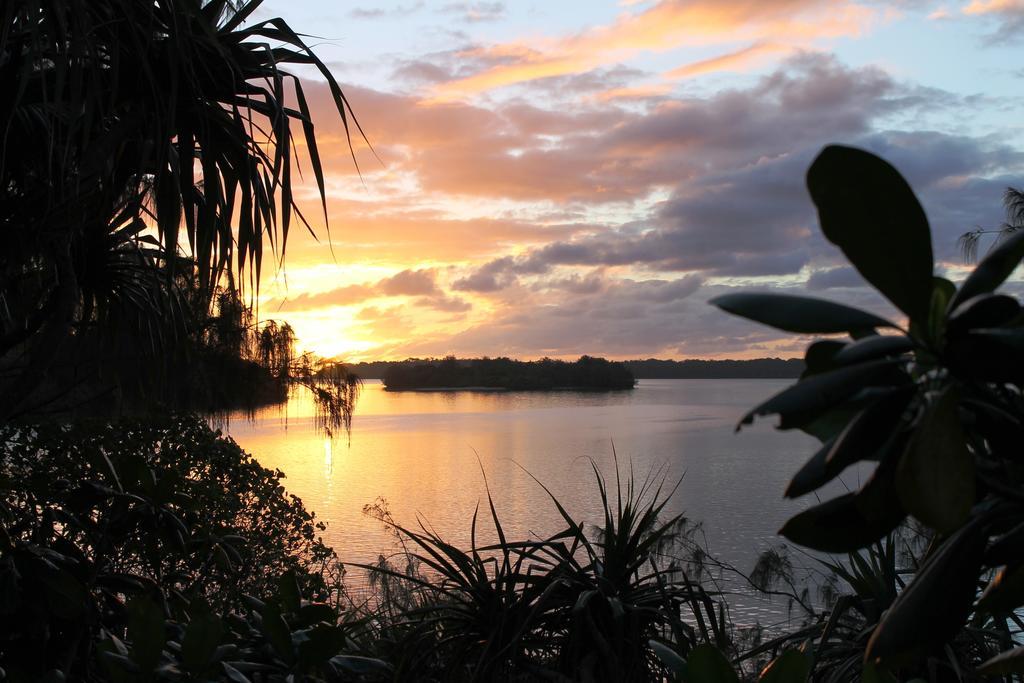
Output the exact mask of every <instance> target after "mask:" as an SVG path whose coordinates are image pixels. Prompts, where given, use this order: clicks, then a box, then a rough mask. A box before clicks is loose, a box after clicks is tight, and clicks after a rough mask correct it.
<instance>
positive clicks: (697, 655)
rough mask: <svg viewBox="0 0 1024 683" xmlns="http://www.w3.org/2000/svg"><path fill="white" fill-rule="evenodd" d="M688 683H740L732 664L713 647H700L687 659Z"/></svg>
mask: <svg viewBox="0 0 1024 683" xmlns="http://www.w3.org/2000/svg"><path fill="white" fill-rule="evenodd" d="M686 669H687V673H686V681H687V683H739V680H740V679H739V677H738V676H737V675H736V671H735V670H734V669H733V668H732V664H730V663H729V660H728V659H726V658H725V655H723V654H722V653H721V652H719V651H718V648H716V647H714V646H713V645H698V646H697V647H695V648H693V649H692V650H691V651H690V656H689V657H687V658H686Z"/></svg>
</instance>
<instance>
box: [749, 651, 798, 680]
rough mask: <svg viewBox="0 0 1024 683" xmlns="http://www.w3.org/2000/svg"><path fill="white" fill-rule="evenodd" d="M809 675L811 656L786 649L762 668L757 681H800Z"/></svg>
mask: <svg viewBox="0 0 1024 683" xmlns="http://www.w3.org/2000/svg"><path fill="white" fill-rule="evenodd" d="M810 675H811V658H810V657H808V656H807V655H806V654H804V653H803V652H800V651H798V650H787V651H786V652H783V653H782V654H781V655H779V656H778V657H776V658H775V659H773V660H772V662H771V663H770V664H769V665H768V666H766V667H765V668H764V670H763V671H762V672H761V676H760V677H759V678H758V679H757V680H758V683H802V682H803V681H806V680H807V677H808V676H810Z"/></svg>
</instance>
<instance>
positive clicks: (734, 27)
mask: <svg viewBox="0 0 1024 683" xmlns="http://www.w3.org/2000/svg"><path fill="white" fill-rule="evenodd" d="M996 1H1000V0H996ZM876 16H877V11H876V10H874V9H870V8H867V7H865V6H862V5H859V4H856V3H853V2H850V1H849V0H828V1H826V2H816V1H814V0H774V1H773V2H763V1H757V0H728V1H723V0H662V2H659V3H657V4H656V5H654V6H653V7H651V8H649V9H647V10H645V11H643V12H640V13H638V14H631V13H624V14H623V15H621V16H620V17H619V18H618V19H617V20H616V21H615V22H614V23H613V24H611V25H608V26H599V27H596V28H592V29H589V30H587V31H584V32H582V33H579V34H576V35H573V36H569V37H564V38H556V39H547V40H543V41H537V42H536V44H534V45H526V44H523V43H507V44H502V45H497V46H493V47H488V48H482V49H479V50H475V51H472V52H469V53H467V54H466V56H473V57H480V58H490V59H495V60H498V61H499V62H500V63H498V64H496V65H494V66H491V67H489V68H485V69H484V70H483V71H481V72H479V73H477V74H474V75H472V76H467V77H465V78H462V79H458V80H454V81H449V82H447V83H442V84H440V85H439V86H437V88H436V89H435V91H434V97H433V99H432V101H433V102H435V103H440V102H449V101H452V100H457V99H460V98H463V97H468V96H472V95H474V94H477V93H481V92H485V91H487V90H491V89H494V88H499V87H502V86H508V85H513V84H516V83H523V82H528V81H532V80H536V79H539V78H547V77H552V76H563V75H567V74H573V73H579V72H582V71H587V70H590V69H594V68H596V67H599V66H602V65H606V64H611V63H615V62H618V61H621V60H622V59H624V58H627V57H629V56H631V55H634V54H636V53H638V52H641V51H656V52H663V51H668V50H673V49H676V48H679V47H689V46H696V45H714V44H720V43H733V42H735V41H737V40H748V41H749V40H754V41H758V42H765V43H781V44H791V45H807V44H808V43H809V42H811V41H813V40H815V39H820V38H831V37H838V36H844V35H857V34H859V33H861V32H862V31H863V30H864V29H865V28H866V27H867V26H869V25H870V23H871V22H872V21H873V20H874V19H875V18H876ZM734 65H735V62H733V66H734Z"/></svg>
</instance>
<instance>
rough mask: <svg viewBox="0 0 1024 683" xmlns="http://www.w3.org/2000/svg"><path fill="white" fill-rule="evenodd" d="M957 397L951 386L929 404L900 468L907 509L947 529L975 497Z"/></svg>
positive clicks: (964, 513) (963, 515)
mask: <svg viewBox="0 0 1024 683" xmlns="http://www.w3.org/2000/svg"><path fill="white" fill-rule="evenodd" d="M959 402H960V399H959V396H958V395H957V393H956V392H955V391H954V390H953V389H951V388H950V389H946V390H945V391H944V392H943V393H942V394H941V395H940V396H939V398H938V399H937V400H936V401H934V402H933V403H932V404H931V405H930V406H928V408H927V409H926V410H925V413H924V415H923V416H922V418H921V420H920V422H919V424H918V425H917V427H916V429H915V430H914V434H913V436H912V437H911V439H910V443H909V444H908V445H907V450H906V452H905V453H904V454H903V457H902V458H901V459H900V463H899V466H898V467H897V471H896V482H897V487H898V489H899V495H900V501H901V502H902V503H903V506H904V507H905V508H906V509H907V512H909V513H910V514H912V515H914V517H917V518H918V519H919V520H921V521H922V522H924V523H925V524H927V525H928V526H930V527H932V528H933V529H937V530H938V531H940V532H943V533H948V532H950V531H953V530H955V529H957V528H959V527H960V525H962V524H963V523H964V522H966V521H967V518H968V516H969V515H970V513H971V507H972V506H973V505H974V498H975V483H974V458H973V457H972V456H971V453H970V452H969V451H968V450H967V440H966V437H965V435H964V430H963V426H962V425H961V423H960V415H959V412H958V409H957V408H958V405H959Z"/></svg>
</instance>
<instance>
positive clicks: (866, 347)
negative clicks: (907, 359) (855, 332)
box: [834, 334, 914, 365]
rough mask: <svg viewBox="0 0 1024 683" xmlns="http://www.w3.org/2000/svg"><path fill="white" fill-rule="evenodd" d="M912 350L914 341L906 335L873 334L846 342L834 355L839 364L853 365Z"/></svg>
mask: <svg viewBox="0 0 1024 683" xmlns="http://www.w3.org/2000/svg"><path fill="white" fill-rule="evenodd" d="M913 350H914V341H913V340H912V339H911V338H910V337H907V336H906V335H902V334H900V335H891V334H888V335H881V334H880V335H875V336H872V337H864V338H863V339H858V340H857V341H855V342H853V343H852V344H847V345H846V346H844V347H843V348H842V349H841V350H840V351H839V352H838V353H836V355H835V358H834V360H835V362H836V363H837V364H839V365H854V364H856V363H862V362H864V361H867V360H874V359H876V358H882V357H885V356H899V355H901V354H904V353H908V352H910V351H913Z"/></svg>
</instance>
